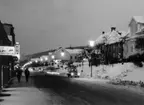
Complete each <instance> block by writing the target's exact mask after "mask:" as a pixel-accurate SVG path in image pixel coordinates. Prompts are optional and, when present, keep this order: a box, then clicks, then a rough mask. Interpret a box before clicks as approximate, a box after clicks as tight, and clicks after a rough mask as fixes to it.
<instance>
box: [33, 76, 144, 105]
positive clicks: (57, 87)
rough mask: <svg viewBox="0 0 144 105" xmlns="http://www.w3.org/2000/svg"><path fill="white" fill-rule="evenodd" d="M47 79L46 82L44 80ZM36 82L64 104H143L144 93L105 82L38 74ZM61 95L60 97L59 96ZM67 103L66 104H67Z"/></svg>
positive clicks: (37, 85)
mask: <svg viewBox="0 0 144 105" xmlns="http://www.w3.org/2000/svg"><path fill="white" fill-rule="evenodd" d="M44 81H45V82H44ZM34 83H35V85H36V87H38V88H39V89H40V90H41V91H43V92H44V93H45V94H47V93H48V94H49V91H52V92H54V93H55V96H56V97H55V98H58V99H56V100H63V101H61V102H63V105H96V104H98V105H143V103H144V95H140V94H138V93H135V92H131V91H128V90H126V89H122V88H113V87H112V86H107V85H106V84H105V82H104V81H103V82H100V81H99V82H98V83H97V82H94V81H93V82H91V81H90V80H89V81H88V82H87V80H85V79H69V78H66V77H59V76H52V75H36V76H35V78H34ZM59 97H60V98H59ZM65 103H66V104H65Z"/></svg>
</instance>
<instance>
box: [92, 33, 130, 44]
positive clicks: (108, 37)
mask: <svg viewBox="0 0 144 105" xmlns="http://www.w3.org/2000/svg"><path fill="white" fill-rule="evenodd" d="M120 33H121V35H120ZM127 35H128V32H125V31H112V32H107V33H105V34H103V35H100V36H99V37H98V38H97V39H96V41H95V45H98V44H102V43H105V44H112V43H116V42H119V41H121V39H122V38H124V37H126V36H127Z"/></svg>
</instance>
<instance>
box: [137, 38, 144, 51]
mask: <svg viewBox="0 0 144 105" xmlns="http://www.w3.org/2000/svg"><path fill="white" fill-rule="evenodd" d="M136 48H137V49H144V38H137V39H136Z"/></svg>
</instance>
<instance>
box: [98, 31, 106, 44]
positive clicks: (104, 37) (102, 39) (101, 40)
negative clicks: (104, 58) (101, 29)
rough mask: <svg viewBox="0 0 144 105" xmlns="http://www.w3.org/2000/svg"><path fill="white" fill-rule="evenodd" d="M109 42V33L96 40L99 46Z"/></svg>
mask: <svg viewBox="0 0 144 105" xmlns="http://www.w3.org/2000/svg"><path fill="white" fill-rule="evenodd" d="M106 40H107V33H105V34H102V35H100V36H99V37H98V38H97V39H96V40H95V45H98V44H103V43H105V42H106Z"/></svg>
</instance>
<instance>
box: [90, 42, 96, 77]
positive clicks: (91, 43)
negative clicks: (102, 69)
mask: <svg viewBox="0 0 144 105" xmlns="http://www.w3.org/2000/svg"><path fill="white" fill-rule="evenodd" d="M94 45H95V41H93V40H90V41H89V46H90V47H91V48H93V47H94ZM91 53H92V51H91ZM91 53H90V67H91V77H92V76H93V74H92V54H91Z"/></svg>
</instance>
